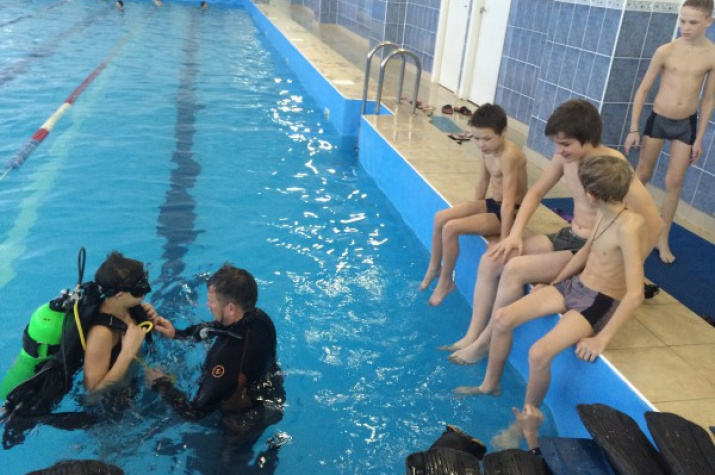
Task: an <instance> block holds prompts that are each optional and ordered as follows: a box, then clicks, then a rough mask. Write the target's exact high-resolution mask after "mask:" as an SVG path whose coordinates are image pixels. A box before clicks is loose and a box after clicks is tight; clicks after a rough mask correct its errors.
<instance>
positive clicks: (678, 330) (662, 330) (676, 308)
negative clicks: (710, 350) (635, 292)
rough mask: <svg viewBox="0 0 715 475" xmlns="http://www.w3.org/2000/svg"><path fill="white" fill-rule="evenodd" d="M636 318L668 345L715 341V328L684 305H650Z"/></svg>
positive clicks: (637, 313) (640, 309) (642, 307)
mask: <svg viewBox="0 0 715 475" xmlns="http://www.w3.org/2000/svg"><path fill="white" fill-rule="evenodd" d="M636 318H637V319H638V321H640V322H641V323H642V324H643V325H645V326H646V327H647V328H648V329H649V330H650V331H652V332H653V333H654V334H655V335H656V336H657V337H658V338H660V339H661V340H662V341H663V342H664V343H665V344H667V345H688V344H702V343H715V328H713V327H712V326H710V325H709V324H708V323H707V322H706V321H705V320H703V319H702V318H700V317H698V316H697V315H695V314H694V313H693V312H691V311H690V310H688V309H687V308H686V307H683V306H682V305H648V306H641V307H640V308H639V309H638V310H636Z"/></svg>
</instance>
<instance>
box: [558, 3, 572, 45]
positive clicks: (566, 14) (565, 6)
mask: <svg viewBox="0 0 715 475" xmlns="http://www.w3.org/2000/svg"><path fill="white" fill-rule="evenodd" d="M574 6H575V5H574V4H573V3H562V4H561V11H560V12H559V20H558V23H557V24H556V26H557V30H556V33H554V43H561V44H564V45H565V44H566V43H567V42H568V37H569V32H570V31H571V22H572V21H573V11H574Z"/></svg>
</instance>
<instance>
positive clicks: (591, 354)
mask: <svg viewBox="0 0 715 475" xmlns="http://www.w3.org/2000/svg"><path fill="white" fill-rule="evenodd" d="M578 175H579V179H580V181H581V183H582V184H583V188H584V190H585V192H586V197H587V199H588V200H589V201H590V202H591V203H593V204H594V206H596V208H597V209H598V211H597V217H596V226H595V227H594V228H593V230H592V232H591V234H590V236H589V238H588V241H587V242H586V245H585V246H584V247H582V248H581V249H580V250H579V251H578V252H577V253H576V255H575V256H574V257H573V258H572V259H571V261H570V262H569V263H568V264H567V265H566V267H564V268H563V269H562V270H561V272H560V273H559V275H558V276H557V277H556V279H555V280H554V281H553V282H552V283H551V284H550V285H544V286H540V287H539V288H537V289H535V290H534V291H533V292H532V293H530V294H529V295H526V296H525V297H523V298H521V299H519V300H517V301H516V302H514V303H512V304H511V305H508V306H506V307H503V308H501V309H499V310H497V312H496V314H495V315H494V322H493V330H492V339H491V345H490V348H489V363H488V365H487V372H486V375H485V376H484V381H483V382H482V384H481V385H480V386H474V387H468V386H462V387H459V388H457V389H455V392H456V393H458V394H471V395H479V394H493V395H497V394H498V393H499V392H500V387H499V382H500V379H501V375H502V372H503V370H504V366H505V364H506V361H507V358H508V356H509V352H510V351H511V343H512V335H513V331H514V329H515V328H516V327H517V326H519V325H522V324H524V323H526V322H528V321H530V320H533V319H535V318H538V317H541V316H543V315H549V314H553V313H562V314H563V316H562V318H561V319H560V320H559V322H558V323H557V324H556V326H555V327H554V328H553V329H551V331H549V332H548V333H547V334H546V335H545V336H543V337H542V338H541V339H539V340H538V341H537V342H536V343H534V345H533V346H532V347H531V349H530V350H529V381H528V383H527V387H526V398H525V401H524V404H525V407H526V406H533V407H536V408H539V407H540V406H541V403H542V402H543V400H544V397H545V396H546V392H547V390H548V388H549V384H550V379H551V361H552V360H553V359H554V358H555V357H556V355H558V354H559V353H561V352H562V351H563V350H565V349H566V348H568V347H570V346H572V345H576V349H575V351H576V355H577V356H578V357H579V358H580V359H582V360H584V361H588V362H591V361H594V360H595V359H596V358H597V357H598V356H599V355H600V354H601V353H603V351H604V350H605V349H606V347H607V346H608V343H609V342H610V341H611V339H612V338H613V336H614V335H615V334H616V332H617V331H618V330H619V329H620V328H621V327H622V326H623V325H624V323H625V322H626V321H628V319H629V318H631V317H632V316H633V314H634V312H635V310H636V309H637V308H638V306H639V305H640V304H641V302H642V301H643V262H644V261H645V257H646V255H647V254H648V251H649V250H650V242H651V241H650V239H649V236H648V232H647V227H646V224H645V220H644V218H643V217H642V216H641V215H640V214H638V213H636V212H634V211H632V210H630V209H628V207H627V206H626V204H625V202H624V199H625V196H626V195H627V193H628V190H629V188H630V185H631V182H632V180H633V170H632V169H631V167H630V165H629V164H628V162H626V161H625V160H623V159H620V158H618V157H613V156H606V155H604V156H598V157H594V158H587V159H584V160H583V161H582V162H581V163H580V164H579V167H578Z"/></svg>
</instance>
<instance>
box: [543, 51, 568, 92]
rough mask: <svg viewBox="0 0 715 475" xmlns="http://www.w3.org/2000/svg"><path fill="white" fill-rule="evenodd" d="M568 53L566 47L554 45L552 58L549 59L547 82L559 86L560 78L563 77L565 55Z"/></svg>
mask: <svg viewBox="0 0 715 475" xmlns="http://www.w3.org/2000/svg"><path fill="white" fill-rule="evenodd" d="M565 52H566V47H565V46H563V45H560V44H554V46H553V48H552V49H551V57H550V59H549V66H548V68H547V70H546V80H547V81H549V82H553V83H554V84H558V82H559V76H560V75H561V67H562V66H563V64H564V53H565Z"/></svg>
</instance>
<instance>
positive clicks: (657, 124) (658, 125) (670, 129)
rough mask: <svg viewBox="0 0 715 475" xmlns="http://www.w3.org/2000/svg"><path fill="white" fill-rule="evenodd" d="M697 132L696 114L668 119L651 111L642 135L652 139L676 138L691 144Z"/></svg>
mask: <svg viewBox="0 0 715 475" xmlns="http://www.w3.org/2000/svg"><path fill="white" fill-rule="evenodd" d="M697 132H698V114H693V115H691V116H690V117H686V118H685V119H668V118H667V117H663V116H662V115H659V114H657V113H655V112H651V113H650V115H649V116H648V120H647V121H646V123H645V130H644V131H643V135H647V136H648V137H652V138H654V139H665V140H678V141H680V142H683V143H686V144H688V145H692V144H694V143H695V136H696V135H697Z"/></svg>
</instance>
